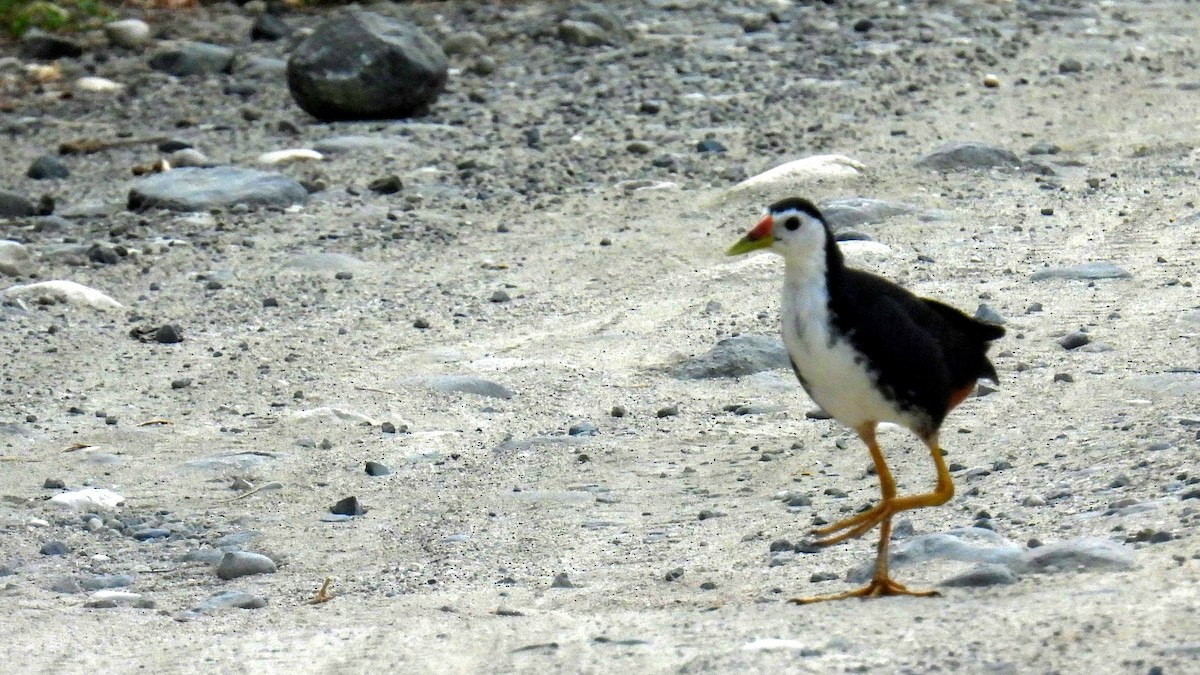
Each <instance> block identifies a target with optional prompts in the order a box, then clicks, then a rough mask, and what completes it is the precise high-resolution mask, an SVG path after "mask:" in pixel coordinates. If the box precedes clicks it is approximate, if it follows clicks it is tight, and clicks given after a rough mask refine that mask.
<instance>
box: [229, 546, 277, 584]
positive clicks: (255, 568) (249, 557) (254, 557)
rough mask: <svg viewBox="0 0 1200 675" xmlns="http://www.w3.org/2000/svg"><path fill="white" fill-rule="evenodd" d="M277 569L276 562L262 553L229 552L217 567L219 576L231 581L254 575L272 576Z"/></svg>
mask: <svg viewBox="0 0 1200 675" xmlns="http://www.w3.org/2000/svg"><path fill="white" fill-rule="evenodd" d="M276 569H278V568H277V567H276V566H275V561H274V560H271V559H270V558H268V557H267V556H265V555H262V554H260V553H249V552H246V551H229V552H228V553H226V554H225V557H223V558H221V564H219V565H217V576H218V577H220V578H222V579H224V580H225V581H229V580H230V579H237V578H238V577H246V576H250V575H253V574H271V573H273V572H275V571H276Z"/></svg>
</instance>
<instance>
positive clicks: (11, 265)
mask: <svg viewBox="0 0 1200 675" xmlns="http://www.w3.org/2000/svg"><path fill="white" fill-rule="evenodd" d="M33 269H34V261H33V255H32V254H30V252H29V249H28V248H25V246H24V245H23V244H20V243H17V242H15V241H9V240H8V239H0V275H4V276H7V277H21V276H25V275H27V274H29V273H30V272H32V271H33Z"/></svg>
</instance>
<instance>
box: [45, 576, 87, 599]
mask: <svg viewBox="0 0 1200 675" xmlns="http://www.w3.org/2000/svg"><path fill="white" fill-rule="evenodd" d="M50 590H52V591H54V592H55V593H62V594H64V595H74V594H76V593H82V592H83V586H80V585H79V580H78V579H76V578H75V577H59V578H57V579H55V580H54V581H52V582H51V583H50Z"/></svg>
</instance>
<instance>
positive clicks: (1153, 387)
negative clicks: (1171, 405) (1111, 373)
mask: <svg viewBox="0 0 1200 675" xmlns="http://www.w3.org/2000/svg"><path fill="white" fill-rule="evenodd" d="M1132 384H1133V386H1134V387H1136V388H1137V389H1140V390H1141V391H1143V392H1144V393H1146V394H1152V395H1159V396H1195V395H1200V373H1193V372H1179V373H1159V374H1157V375H1143V376H1142V377H1138V378H1135V379H1134V380H1133V382H1132Z"/></svg>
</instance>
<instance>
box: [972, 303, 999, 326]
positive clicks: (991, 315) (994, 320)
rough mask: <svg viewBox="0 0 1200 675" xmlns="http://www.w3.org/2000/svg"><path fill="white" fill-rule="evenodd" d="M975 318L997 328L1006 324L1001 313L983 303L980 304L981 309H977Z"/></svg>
mask: <svg viewBox="0 0 1200 675" xmlns="http://www.w3.org/2000/svg"><path fill="white" fill-rule="evenodd" d="M975 318H976V319H979V320H980V321H983V322H984V323H991V324H995V325H997V326H999V325H1002V324H1004V323H1005V320H1004V317H1003V316H1001V314H1000V312H997V311H996V310H994V309H992V308H991V307H990V306H988V305H985V304H983V303H980V304H979V307H977V308H976V309H975Z"/></svg>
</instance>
